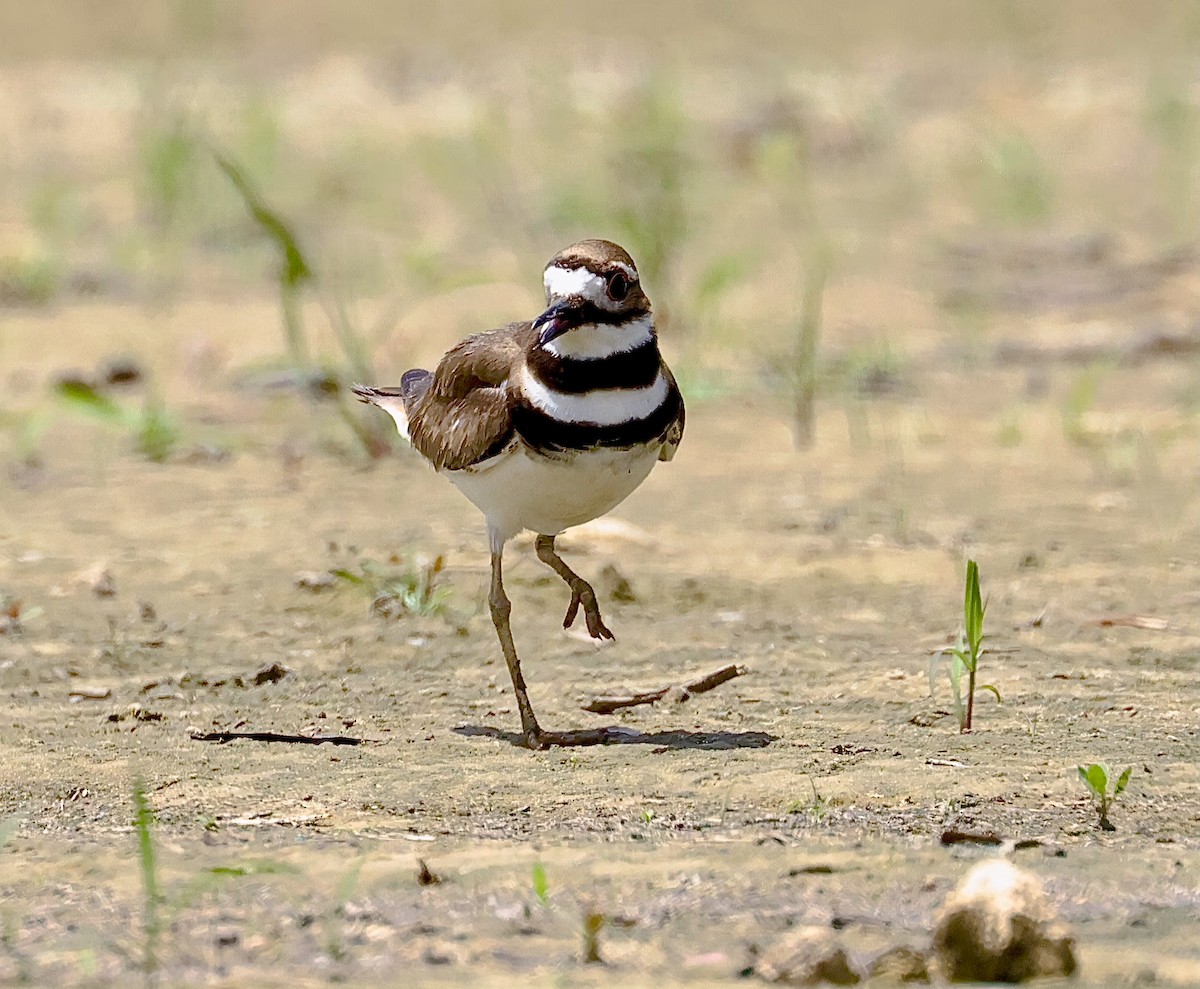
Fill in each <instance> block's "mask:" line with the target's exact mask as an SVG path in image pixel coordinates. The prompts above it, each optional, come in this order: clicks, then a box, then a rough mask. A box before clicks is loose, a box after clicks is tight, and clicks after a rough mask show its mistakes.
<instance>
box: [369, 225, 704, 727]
mask: <svg viewBox="0 0 1200 989" xmlns="http://www.w3.org/2000/svg"><path fill="white" fill-rule="evenodd" d="M542 281H543V285H544V286H545V290H546V308H545V309H544V310H543V312H542V313H541V314H540V315H538V316H537V317H536V318H534V319H531V320H526V321H523V322H515V323H510V324H508V325H507V326H504V327H502V328H500V329H495V330H490V331H488V332H484V333H478V334H475V335H473V336H469V337H467V338H466V339H465V340H463V341H461V342H460V343H459V344H457V345H456V346H454V347H452V348H451V349H450V350H449V351H448V352H447V353H446V354H445V356H443V357H442V359H441V361H440V362H439V363H438V365H437V367H436V368H435V369H434V370H432V371H428V370H425V369H423V368H414V369H412V370H410V371H406V372H405V373H404V374H403V375H401V378H400V385H399V387H395V388H376V387H369V386H366V385H354V386H352V390H353V392H354V394H355V395H357V396H358V398H359V399H360V400H361V401H363V402H367V403H370V404H372V405H376V406H378V407H379V408H381V409H383V410H384V411H385V412H387V413H388V414H389V415H391V416H392V418H393V419H394V420H395V421H396V426H397V428H398V430H399V432H400V435H401V436H403V437H404V438H405V439H406V440H408V441H409V442H410V443H411V445H412V446H413V447H414V448H415V449H416V451H417V452H418V453H419V454H421V456H422V457H424V458H425V459H426V460H427V461H429V463H430V464H432V465H433V467H434V469H435V470H436V471H437V472H438V473H439V474H441V475H443V476H444V477H445V478H446V479H447V480H449V481H450V483H451V484H453V485H454V486H455V487H456V488H458V490H459V491H460V492H462V493H463V494H464V495H465V496H466V497H467V499H468V500H469V501H471V502H472V503H473V504H474V505H475V506H476V507H477V508H478V509H479V510H480V511H481V512H482V513H483V515H484V518H485V520H486V523H487V534H488V548H489V551H490V554H491V581H490V586H489V589H488V605H489V609H490V611H491V617H492V623H493V625H494V626H495V629H496V635H497V637H498V639H499V641H500V648H501V651H502V652H503V654H504V660H505V663H506V665H507V667H508V672H509V675H510V676H511V678H512V685H513V694H514V696H515V698H516V702H517V710H518V713H519V714H520V718H521V735H520V736H518V740H519V741H520V742H521V743H522V744H524V745H526V746H528V747H529V748H532V749H545V748H548V747H550V746H552V745H578V744H596V743H598V742H603V741H606V740H609V738H608V736H607V735H606V734H605V732H606V731H607V730H606V729H597V730H592V731H574V732H554V731H547V730H544V729H543V728H542V727H541V725H540V724H539V723H538V719H537V717H536V715H535V714H534V711H533V707H532V706H531V705H530V702H529V694H528V690H527V688H526V684H525V678H524V675H523V673H522V670H521V663H520V660H519V659H518V656H517V650H516V645H515V644H514V642H513V635H512V627H511V624H510V615H511V612H512V603H511V601H510V599H509V597H508V595H507V594H506V593H505V590H504V573H503V570H504V547H505V545H506V544H507V543H508V542H509V540H511V539H512V538H513V537H514V536H516V535H517V534H518V533H520V532H523V531H526V530H529V531H532V532H533V533H534V549H535V552H536V554H537V558H538V559H539V560H540V561H541V562H542V563H544V564H546V565H547V566H548V567H550V569H552V570H553V571H554V572H555V573H556V574H557V575H558V576H559V577H560V578H562V580H563V581H564V582H565V583H566V585H567V587H568V588H569V590H570V594H571V596H570V601H569V603H568V605H567V612H566V617H565V618H564V619H563V627H564V628H570V627H571V626H572V625H573V624H574V623H575V620H576V617H577V616H578V615H579V613H580V611H581V610H582V612H583V618H584V623H585V625H586V627H587V631H588V634H589V635H591V637H592V638H594V639H598V640H603V639H612V638H613V633H612V632H611V631H610V630H609V628H608V626H607V625H606V624H605V623H604V619H603V617H602V616H601V613H600V606H599V603H598V601H597V598H596V592H595V590H594V589H593V588H592V585H591V584H590V583H588V581H586V580H585V579H584V578H583V577H581V576H580V575H579V574H577V573H576V572H575V571H574V570H572V569H571V567H570V566H569V565H568V564H567V562H566V561H565V560H564V559H563V558H562V556H560V555H559V552H558V549H557V548H556V546H555V539H556V538H557V537H558V536H559V535H560V534H561V533H562V532H563V531H565V530H566V529H569V528H571V527H572V526H577V525H582V524H583V523H585V522H590V521H591V520H592V519H596V518H599V517H600V516H602V515H604V514H606V513H607V512H609V511H611V510H612V509H613V508H615V507H616V506H617V505H618V504H620V503H621V502H622V501H624V500H625V499H626V498H627V497H628V496H629V495H630V494H632V493H633V491H634V490H635V489H636V488H637V487H638V486H639V485H641V483H642V482H643V481H644V480H645V479H646V477H647V476H648V475H649V474H650V472H651V470H652V469H653V468H654V466H655V465H656V464H657V463H659V462H661V461H669V460H671V459H672V458H673V457H674V456H675V452H676V450H677V449H678V447H679V444H680V442H681V441H682V439H683V430H684V402H683V396H682V394H681V393H680V390H679V386H678V384H677V383H676V381H675V377H674V375H672V373H671V370H670V368H668V367H667V364H666V361H665V360H664V359H663V357H662V354H661V353H660V351H659V347H658V336H657V333H656V331H655V326H654V317H653V313H652V310H651V306H650V300H649V298H648V297H647V296H646V292H645V290H644V288H643V287H642V283H641V279H640V277H639V275H638V269H637V265H636V264H634V261H633V258H632V257H630V255H629V253H628V252H627V251H625V249H624V248H622V247H620V246H618V245H617V244H614V243H613V242H612V241H608V240H583V241H580V242H579V243H577V244H573V245H571V246H570V247H567V248H564V249H563V250H561V251H559V252H558V253H557V254H555V255H554V257H552V258H551V259H550V261H549V262H548V263H547V264H546V266H545V269H544V271H543V279H542Z"/></svg>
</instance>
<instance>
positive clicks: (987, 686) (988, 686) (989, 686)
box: [979, 683, 1004, 704]
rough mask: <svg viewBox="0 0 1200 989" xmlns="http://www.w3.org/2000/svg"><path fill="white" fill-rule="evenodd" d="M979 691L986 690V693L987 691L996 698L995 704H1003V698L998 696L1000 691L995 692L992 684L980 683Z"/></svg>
mask: <svg viewBox="0 0 1200 989" xmlns="http://www.w3.org/2000/svg"><path fill="white" fill-rule="evenodd" d="M979 689H980V690H987V691H989V692H990V693H992V694H994V695H995V696H996V701H997V703H1000V704H1003V703H1004V698H1003V697H1001V696H1000V691H999V690H997V689H996V687H995V686H994V685H993V684H990V683H981V684H979Z"/></svg>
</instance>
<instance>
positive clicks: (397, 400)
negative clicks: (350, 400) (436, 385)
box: [350, 368, 433, 439]
mask: <svg viewBox="0 0 1200 989" xmlns="http://www.w3.org/2000/svg"><path fill="white" fill-rule="evenodd" d="M432 383H433V375H432V374H431V373H430V372H429V371H425V370H423V369H421V368H415V369H414V370H412V371H405V372H404V375H403V377H401V378H400V387H399V388H372V387H370V386H369V385H351V386H350V390H351V391H352V392H354V394H355V395H356V396H358V400H359V401H360V402H366V403H367V404H368V405H378V406H379V407H380V408H381V409H383V411H384V412H386V413H387V414H388V415H390V416H391V417H392V418H393V419H395V420H396V428H397V429H398V430H399V431H400V435H401V436H403V437H404V438H405V439H408V410H409V409H410V408H412V405H413V403H414V402H417V401H418V400H419V399H420V398H421V397H422V396H423V395H424V394H425V392H426V391H428V390H429V386H430V385H431V384H432Z"/></svg>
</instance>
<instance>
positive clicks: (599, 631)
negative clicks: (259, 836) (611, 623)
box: [563, 578, 616, 639]
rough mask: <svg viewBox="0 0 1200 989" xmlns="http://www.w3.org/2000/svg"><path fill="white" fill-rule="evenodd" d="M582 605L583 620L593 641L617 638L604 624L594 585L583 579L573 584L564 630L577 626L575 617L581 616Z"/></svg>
mask: <svg viewBox="0 0 1200 989" xmlns="http://www.w3.org/2000/svg"><path fill="white" fill-rule="evenodd" d="M580 605H582V606H583V618H584V621H586V622H587V630H588V635H590V636H591V637H592V638H593V639H615V638H616V636H615V635H613V634H612V632H611V631H609V628H608V626H607V625H605V624H604V619H603V618H601V617H600V605H599V603H598V602H597V601H596V592H595V591H594V590H592V585H591V584H589V583H588V582H587V581H586V580H583V579H582V578H580V580H579V581H578V582H577V583H575V582H573V583H572V584H571V603H570V604H569V605H567V617H566V618H564V619H563V628H570V627H571V626H572V625H574V624H575V617H576V615H578V614H579V607H580Z"/></svg>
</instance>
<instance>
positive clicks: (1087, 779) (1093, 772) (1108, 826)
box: [1075, 762, 1133, 831]
mask: <svg viewBox="0 0 1200 989" xmlns="http://www.w3.org/2000/svg"><path fill="white" fill-rule="evenodd" d="M1075 768H1076V770H1078V772H1079V778H1080V779H1081V780H1083V785H1084V786H1086V787H1087V788H1088V791H1089V792H1090V793H1091V795H1092V803H1093V804H1095V807H1096V813H1097V814H1098V815H1099V817H1100V827H1101V829H1102V830H1104V831H1116V830H1117V826H1116V825H1115V824H1113V823H1112V821H1110V820H1109V819H1108V811H1109V808H1110V807H1112V805H1113V804H1114V803H1115V802H1116V800H1117V797H1119V796H1120V795H1121V794H1122V793H1124V792H1125V787H1127V786H1128V785H1129V777H1130V776H1132V775H1133V767H1132V766H1129V767H1127V768H1126V769H1125V771H1124V772H1123V773H1121V775H1120V776H1118V777H1117V778H1116V780H1115V781H1114V780H1113V778H1112V773H1111V772H1110V770H1109V768H1108V764H1107V763H1103V762H1093V763H1092V764H1091V765H1090V766H1076V767H1075Z"/></svg>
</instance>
